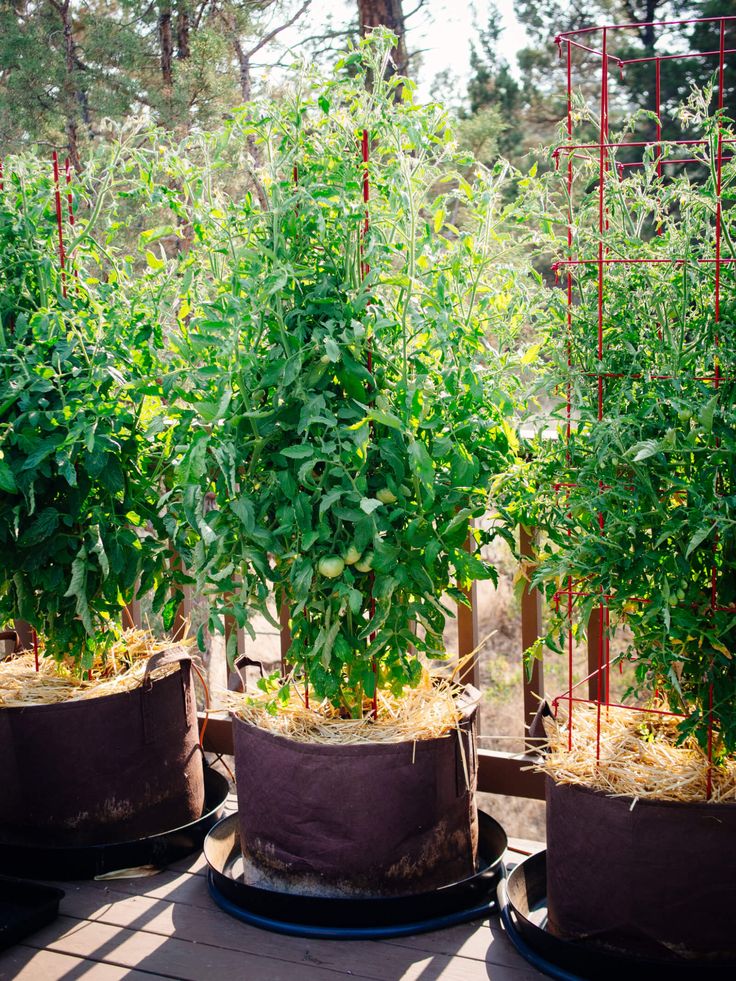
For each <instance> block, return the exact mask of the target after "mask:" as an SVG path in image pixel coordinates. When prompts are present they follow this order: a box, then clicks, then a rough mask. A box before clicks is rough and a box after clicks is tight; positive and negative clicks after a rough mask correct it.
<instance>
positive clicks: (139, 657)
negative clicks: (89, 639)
mask: <svg viewBox="0 0 736 981" xmlns="http://www.w3.org/2000/svg"><path fill="white" fill-rule="evenodd" d="M190 643H191V641H184V642H183V643H182V642H178V643H177V646H187V645H189V644H190ZM169 647H171V641H168V640H157V639H156V638H155V637H153V636H152V635H151V634H150V633H149V632H148V631H146V630H126V631H124V632H123V634H122V635H121V636H120V637H119V638H118V639H117V640H115V641H114V642H113V644H112V645H111V646H110V647H109V648H108V649H107V651H106V652H105V655H104V658H102V657H100V658H97V659H96V660H95V662H94V663H93V665H92V670H91V680H83V679H82V678H80V677H78V676H77V675H76V674H75V673H74V667H73V665H72V664H67V663H65V662H61V663H59V662H58V661H55V660H54V659H53V658H52V657H43V656H42V654H43V645H40V650H39V660H40V664H39V670H38V671H36V668H35V657H34V655H33V652H29V651H25V652H23V653H22V654H18V655H16V656H15V657H10V658H7V659H6V660H4V661H0V707H1V708H22V707H28V706H31V705H53V704H56V703H58V702H70V701H76V700H79V699H83V698H99V697H100V696H102V695H114V694H117V693H118V692H123V691H132V690H133V689H134V688H137V687H138V686H139V685H140V684H141V682H142V681H143V674H144V672H145V669H146V663H147V661H148V659H149V658H150V657H151V655H152V654H155V653H157V652H158V651H161V650H166V649H168V648H169ZM178 669H179V668H178V665H177V664H169V665H165V666H163V667H161V668H156V669H155V670H154V671H153V672H152V673H151V677H152V678H153V679H156V678H163V677H165V676H166V675H168V674H171V673H173V672H174V671H178Z"/></svg>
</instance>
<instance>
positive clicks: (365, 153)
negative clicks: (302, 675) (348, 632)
mask: <svg viewBox="0 0 736 981" xmlns="http://www.w3.org/2000/svg"><path fill="white" fill-rule="evenodd" d="M360 149H361V156H362V159H363V204H364V205H365V213H364V217H363V229H362V235H361V242H360V278H361V280H364V279H365V278H366V276H367V275H368V273H369V272H370V271H371V270H370V266H369V265H368V263H367V262H365V261H364V259H363V244H364V242H365V240H366V237H367V235H368V229H369V227H370V226H369V219H368V202H369V200H370V180H369V176H368V159H369V144H368V130H367V129H364V130H363V135H362V138H361V141H360ZM366 346H367V359H366V360H367V364H366V367H367V368H368V371H369V372H370V373H371V374H373V346H372V343H371V337H370V335H368V338H367V341H366ZM374 581H375V575H374V573H372V572H371V575H370V590H371V599H370V605H369V613H370V618H371V620H372V619H373V618H374V617H375V615H376V600H375V597H374V595H373V583H374ZM375 639H376V635H375V633H373V634H371V636H370V642H371V643H372V642H373V641H374V640H375ZM372 667H373V679H374V682H373V704H372V711H373V718H374V719H377V718H378V663H377V662H376V659H375V657H374V658H373V660H372Z"/></svg>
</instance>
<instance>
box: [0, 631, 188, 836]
mask: <svg viewBox="0 0 736 981" xmlns="http://www.w3.org/2000/svg"><path fill="white" fill-rule="evenodd" d="M129 639H130V638H129ZM146 653H147V657H146V658H141V659H140V661H139V663H138V664H136V665H135V667H134V668H133V669H132V670H131V671H128V672H125V673H124V675H122V676H117V677H114V678H112V679H109V680H108V681H102V682H100V683H97V684H96V683H94V682H92V683H89V682H81V681H78V680H76V679H73V678H65V677H60V676H59V675H58V674H57V673H56V672H55V670H54V668H53V666H52V665H49V664H47V663H45V662H43V661H42V672H39V674H38V675H37V674H36V672H35V669H34V668H33V665H32V655H23V656H22V657H21V658H18V659H14V660H13V661H11V662H5V663H4V664H3V665H2V666H0V745H2V747H3V751H2V754H0V786H2V788H3V793H2V794H1V795H0V834H1V835H2V837H3V838H4V839H6V840H12V839H13V838H20V839H22V840H23V841H25V842H27V841H29V840H30V839H32V838H34V836H38V837H39V840H43V841H44V842H45V843H46V844H48V843H49V841H50V840H51V839H53V841H55V842H57V843H58V844H71V843H74V844H96V843H100V842H111V841H118V840H129V839H132V838H137V837H143V836H147V835H151V834H157V833H160V832H162V831H165V830H167V829H168V828H175V827H178V826H180V825H183V824H187V823H189V822H190V821H193V820H196V819H197V818H199V816H200V815H201V813H202V808H203V805H204V772H203V763H202V753H201V750H200V747H199V740H198V726H197V714H196V701H195V697H194V691H193V684H192V677H191V658H190V656H189V654H188V653H187V652H186V650H185V649H184V648H182V647H181V646H177V647H168V648H167V647H159V649H158V650H155V653H154V654H153V657H150V655H151V653H152V652H151V649H150V644H149V646H148V649H147V652H146ZM148 658H150V660H148ZM26 661H28V663H26ZM147 665H148V667H147ZM43 674H45V675H46V677H45V678H44V677H43ZM29 675H32V676H33V677H28V676H29ZM39 675H41V676H40V677H39ZM34 678H35V679H36V681H35V686H36V688H35V696H34ZM42 690H45V691H44V694H42ZM49 836H51V837H49Z"/></svg>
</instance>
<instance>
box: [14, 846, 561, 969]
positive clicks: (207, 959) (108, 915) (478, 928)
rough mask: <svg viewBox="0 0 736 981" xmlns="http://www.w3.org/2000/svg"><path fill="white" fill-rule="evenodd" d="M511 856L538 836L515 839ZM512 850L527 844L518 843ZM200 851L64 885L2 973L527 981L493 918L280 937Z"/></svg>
mask: <svg viewBox="0 0 736 981" xmlns="http://www.w3.org/2000/svg"><path fill="white" fill-rule="evenodd" d="M511 845H512V847H511V849H510V851H509V854H508V856H507V857H508V859H509V861H510V862H511V863H512V864H513V863H514V862H515V861H519V860H520V858H521V857H522V854H521V852H522V851H531V850H535V849H536V848H537V847H541V846H538V845H535V844H534V843H529V842H520V841H518V840H514V841H512V843H511ZM516 849H519V851H517V850H516ZM205 869H206V864H205V862H204V859H203V858H202V856H201V855H198V856H192V857H191V858H189V859H186V860H184V861H182V862H179V863H177V864H176V865H174V866H172V867H170V868H169V869H167V870H166V871H164V872H161V873H159V874H158V875H154V876H150V877H148V878H143V879H115V880H108V881H102V882H97V881H95V882H70V883H61V886H62V888H63V889H64V890H65V891H66V896H65V898H64V899H63V900H62V904H61V915H60V917H59V919H58V920H56V922H55V923H53V924H51V925H50V926H48V927H46V928H45V929H43V930H41V931H39V932H38V933H36V934H34V935H33V936H31V937H29V938H28V939H27V940H26V942H25V943H24V944H21V945H18V946H17V947H13V948H12V949H11V950H8V951H6V952H5V953H3V954H0V979H2V981H11V979H18V981H21V979H22V981H62V979H64V981H75V979H78V978H79V979H81V978H84V979H90V981H117V979H123V978H125V979H126V981H143V979H148V981H150V979H151V978H169V979H171V978H175V979H177V981H220V979H225V978H247V979H248V981H330V979H331V978H332V979H334V978H335V977H336V976H337V977H351V978H366V979H372V981H399V979H406V981H436V979H439V978H442V979H443V981H488V979H489V978H490V979H491V981H531V979H536V978H541V977H542V975H541V974H539V973H538V972H537V971H535V970H534V969H533V968H531V967H530V966H529V965H528V964H526V962H525V961H524V960H522V959H521V958H520V957H519V956H518V954H517V953H516V951H515V950H514V949H513V947H512V946H511V943H510V942H509V940H508V939H507V937H506V936H505V935H504V933H503V930H502V928H501V926H500V923H499V920H498V918H497V917H494V918H493V919H492V920H490V921H488V920H485V921H478V922H476V923H471V924H467V925H465V926H458V927H452V928H450V929H448V930H439V931H436V932H434V933H425V934H421V935H418V936H415V937H407V938H402V939H399V940H391V941H328V940H301V939H298V938H296V937H282V936H279V935H277V934H275V933H269V932H267V931H265V930H259V929H256V928H255V927H251V926H247V925H246V924H244V923H240V922H238V921H237V920H234V919H232V918H231V917H230V916H228V915H227V914H225V913H223V912H222V911H221V910H219V909H218V908H217V907H216V906H215V904H214V903H213V901H212V900H211V899H210V896H209V893H208V891H207V879H206V874H205Z"/></svg>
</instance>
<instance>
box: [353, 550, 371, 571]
mask: <svg viewBox="0 0 736 981" xmlns="http://www.w3.org/2000/svg"><path fill="white" fill-rule="evenodd" d="M355 568H356V569H357V570H358V572H370V571H371V569H372V568H373V552H366V553H365V555H364V556H363V558H362V559H361V560H360V562H356V563H355Z"/></svg>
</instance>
